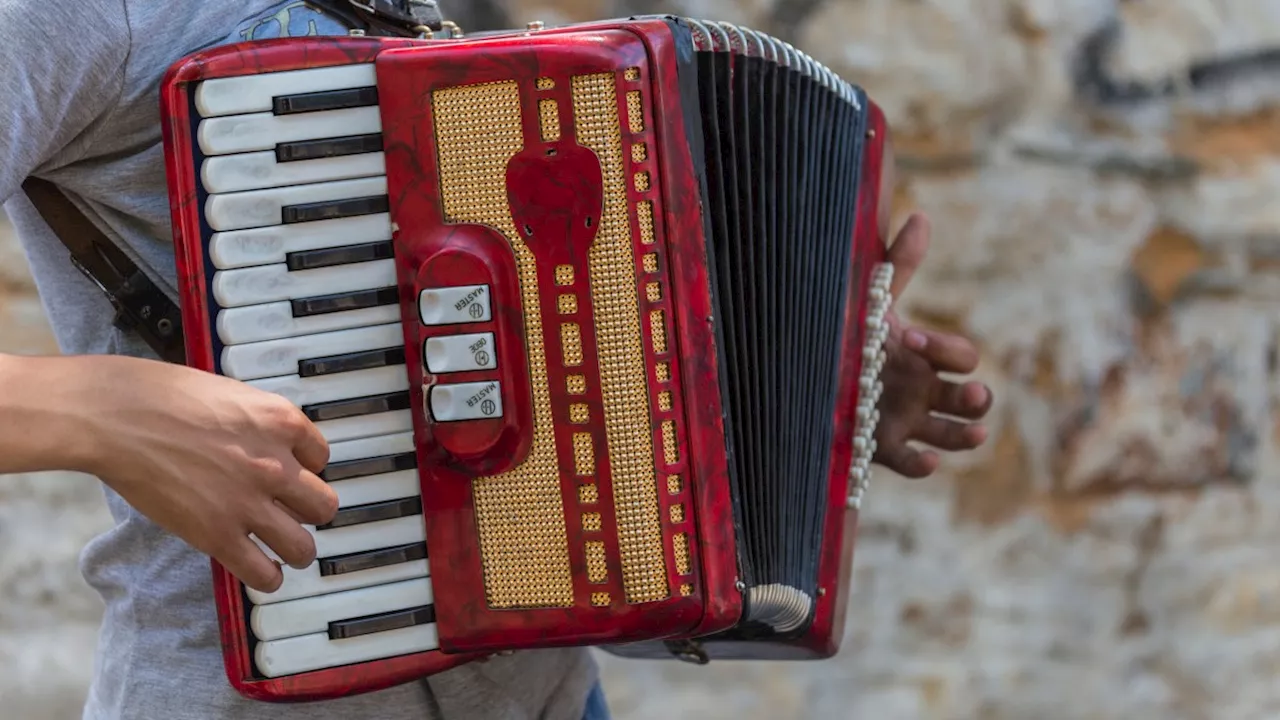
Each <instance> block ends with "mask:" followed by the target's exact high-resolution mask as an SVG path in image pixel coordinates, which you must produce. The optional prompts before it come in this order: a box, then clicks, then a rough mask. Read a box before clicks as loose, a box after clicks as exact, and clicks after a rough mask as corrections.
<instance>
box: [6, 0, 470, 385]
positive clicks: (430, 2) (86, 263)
mask: <svg viewBox="0 0 1280 720" xmlns="http://www.w3.org/2000/svg"><path fill="white" fill-rule="evenodd" d="M306 1H307V3H308V4H310V5H313V6H315V7H316V8H318V9H319V10H322V11H324V12H326V13H329V14H330V15H333V16H334V17H336V18H338V19H339V20H340V21H342V22H344V23H346V24H347V25H348V26H349V27H350V28H351V29H353V30H362V31H364V32H365V33H366V34H368V35H391V36H403V37H418V36H420V35H426V34H429V32H428V31H430V32H435V31H439V30H441V29H442V28H444V27H446V26H447V25H449V23H446V22H445V20H444V17H443V16H442V15H441V12H440V7H439V5H438V4H437V1H436V0H306ZM22 189H23V191H25V192H26V194H27V197H28V198H29V199H30V200H31V204H33V205H35V207H36V210H37V211H38V212H39V213H40V216H41V217H43V218H44V221H45V223H47V224H48V225H49V227H50V229H52V230H53V233H54V235H56V236H57V237H58V239H59V240H61V241H62V244H63V245H66V246H67V249H68V250H69V251H70V252H71V262H72V264H74V265H75V266H76V268H77V269H79V270H80V272H82V273H84V275H85V276H86V277H88V278H89V279H90V280H92V281H93V283H94V284H95V285H97V286H98V287H99V288H100V289H101V290H102V292H103V293H105V294H106V296H107V299H108V300H109V301H110V302H111V305H112V306H113V307H114V308H115V310H116V317H115V325H116V327H119V328H121V329H124V330H133V331H135V332H137V333H138V335H139V336H140V337H141V338H142V339H143V340H144V341H145V342H146V343H147V345H149V346H151V349H152V350H153V351H155V353H156V355H158V356H160V358H161V359H162V360H165V361H166V362H171V363H184V362H185V361H186V349H185V346H184V341H183V334H182V313H181V311H180V309H179V308H178V306H177V305H176V304H175V303H173V302H172V301H170V300H169V298H168V296H166V295H165V294H164V292H163V291H162V290H161V289H160V288H158V287H156V285H155V284H154V283H152V282H151V280H150V279H149V278H148V277H147V276H146V274H144V273H143V272H142V271H141V270H139V269H138V267H137V266H136V265H134V264H133V262H132V261H131V260H129V258H128V256H126V255H125V254H124V253H123V252H121V251H120V249H119V248H118V247H116V246H115V244H114V243H112V242H111V240H110V239H109V238H107V236H106V235H104V234H103V233H102V231H101V230H99V229H98V228H97V226H96V225H94V224H93V223H92V222H90V221H89V219H88V218H86V217H85V216H84V214H83V213H81V212H80V210H79V209H77V208H76V206H75V205H74V204H73V203H72V202H71V200H70V199H69V198H68V197H67V196H66V195H65V194H64V193H63V192H62V191H61V190H60V189H59V188H58V187H57V186H56V185H54V184H53V183H50V182H48V181H47V180H40V179H37V178H28V179H27V181H26V182H25V183H23V185H22Z"/></svg>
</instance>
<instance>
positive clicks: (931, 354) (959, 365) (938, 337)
mask: <svg viewBox="0 0 1280 720" xmlns="http://www.w3.org/2000/svg"><path fill="white" fill-rule="evenodd" d="M902 342H903V344H905V345H906V346H907V347H909V348H911V349H912V350H915V351H916V352H917V353H919V354H920V355H921V356H922V357H924V358H925V359H926V360H928V361H929V364H930V365H932V366H933V368H934V369H935V370H937V371H938V372H949V373H960V374H962V375H963V374H968V373H971V372H973V371H974V370H977V369H978V360H979V355H978V348H977V346H975V345H974V344H973V343H972V342H970V341H969V339H968V338H965V337H962V336H960V335H953V334H951V333H943V332H937V331H935V330H925V329H922V328H909V329H908V330H907V331H906V332H904V333H903V335H902Z"/></svg>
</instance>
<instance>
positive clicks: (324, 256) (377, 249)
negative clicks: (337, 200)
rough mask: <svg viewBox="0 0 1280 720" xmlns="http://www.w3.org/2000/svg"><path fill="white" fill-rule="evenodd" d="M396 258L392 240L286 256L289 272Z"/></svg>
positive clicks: (304, 251)
mask: <svg viewBox="0 0 1280 720" xmlns="http://www.w3.org/2000/svg"><path fill="white" fill-rule="evenodd" d="M393 257H395V248H394V247H393V246H392V244H391V241H390V240H383V241H380V242H371V243H361V244H359V245H346V246H344V247H334V248H323V249H321V250H301V251H298V252H291V253H288V254H286V255H285V256H284V261H285V264H286V265H287V266H288V267H289V272H295V271H297V270H315V269H316V268H324V267H332V266H334V265H350V264H351V263H361V262H372V261H374V260H387V259H389V258H393Z"/></svg>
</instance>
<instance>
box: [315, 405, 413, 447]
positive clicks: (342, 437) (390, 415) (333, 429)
mask: <svg viewBox="0 0 1280 720" xmlns="http://www.w3.org/2000/svg"><path fill="white" fill-rule="evenodd" d="M315 426H316V429H317V430H319V431H320V434H321V435H323V436H324V439H325V440H326V441H328V442H329V443H339V442H345V441H347V440H359V439H361V438H367V437H373V436H375V435H390V434H391V433H398V432H404V431H406V430H412V429H413V413H412V412H411V411H409V410H394V411H392V412H382V413H376V414H374V415H356V416H353V417H345V418H338V419H337V420H321V421H319V422H317V423H316V424H315Z"/></svg>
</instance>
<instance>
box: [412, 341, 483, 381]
mask: <svg viewBox="0 0 1280 720" xmlns="http://www.w3.org/2000/svg"><path fill="white" fill-rule="evenodd" d="M422 357H423V359H424V360H425V361H426V363H427V370H428V371H429V372H431V373H435V374H439V373H451V372H466V371H468V370H492V369H494V368H496V367H498V353H497V351H496V349H495V348H494V344H493V333H471V334H468V335H441V336H439V337H433V338H427V339H426V342H424V343H423V344H422Z"/></svg>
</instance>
